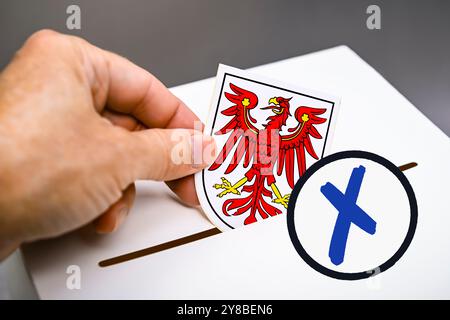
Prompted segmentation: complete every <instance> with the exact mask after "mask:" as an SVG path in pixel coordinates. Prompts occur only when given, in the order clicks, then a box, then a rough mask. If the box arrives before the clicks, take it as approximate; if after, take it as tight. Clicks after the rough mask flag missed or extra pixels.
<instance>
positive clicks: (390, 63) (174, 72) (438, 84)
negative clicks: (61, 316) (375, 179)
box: [0, 0, 450, 298]
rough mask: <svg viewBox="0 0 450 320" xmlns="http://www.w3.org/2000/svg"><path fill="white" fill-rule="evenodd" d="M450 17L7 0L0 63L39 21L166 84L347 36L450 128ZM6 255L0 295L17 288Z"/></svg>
mask: <svg viewBox="0 0 450 320" xmlns="http://www.w3.org/2000/svg"><path fill="white" fill-rule="evenodd" d="M69 4H78V5H79V6H80V7H81V10H82V13H81V16H82V29H81V30H80V31H70V30H67V29H66V18H67V15H66V13H65V12H66V8H67V6H68V5H69ZM370 4H377V5H379V6H380V7H381V16H382V17H381V20H382V29H381V30H368V29H367V28H366V19H367V16H368V15H367V14H366V8H367V7H368V5H370ZM449 17H450V1H444V0H441V1H437V0H436V1H412V0H409V1H406V0H405V1H401V0H396V1H392V0H391V1H365V0H354V1H350V0H348V1H343V0H341V1H336V0H334V1H333V0H330V1H312V0H311V1H288V0H282V1H274V0H273V1H266V0H259V1H257V0H253V1H242V0H241V1H231V0H227V1H225V0H223V1H217V0H216V1H214V0H190V1H189V0H154V1H144V0H128V1H119V0H109V1H107V0H89V1H87V0H86V1H75V0H73V1H63V0H45V1H44V0H40V1H31V0H29V1H24V0H10V1H6V0H2V1H1V3H0V39H1V42H0V68H3V67H4V66H5V65H6V64H7V63H8V61H9V60H10V59H11V57H12V55H13V54H14V52H15V51H16V50H17V49H18V48H19V47H20V45H21V44H22V43H23V41H24V40H25V39H26V38H27V37H28V36H29V35H30V34H31V33H33V32H34V31H36V30H38V29H41V28H52V29H55V30H59V31H61V32H65V33H71V34H76V35H79V36H82V37H84V38H86V39H87V40H89V41H91V42H92V43H94V44H96V45H98V46H100V47H103V48H105V49H109V50H112V51H115V52H118V53H120V54H122V55H124V56H126V57H128V58H129V59H130V60H132V61H134V62H135V63H137V64H139V65H141V66H143V67H144V68H146V69H148V70H150V71H151V72H152V73H153V74H155V75H156V76H157V77H159V78H160V79H161V80H162V81H163V82H164V83H165V84H166V85H167V86H174V85H177V84H182V83H185V82H190V81H193V80H199V79H202V78H205V77H211V76H213V75H214V74H215V72H216V69H217V64H218V63H220V62H221V63H225V64H229V65H232V66H236V67H239V68H248V67H252V66H256V65H259V64H263V63H267V62H272V61H276V60H280V59H284V58H288V57H293V56H297V55H301V54H305V53H308V52H312V51H316V50H320V49H325V48H329V47H332V46H336V45H340V44H345V45H348V46H349V47H351V48H352V49H353V50H354V51H356V52H357V53H358V54H359V55H360V56H361V57H362V58H363V59H365V60H366V61H367V62H368V63H369V64H371V65H372V66H373V67H374V68H375V69H376V70H378V71H379V72H380V73H381V74H382V75H383V76H384V77H385V78H386V79H387V80H388V81H390V82H391V83H392V84H393V85H394V86H395V87H396V88H397V89H398V90H399V91H400V92H401V93H402V94H404V95H405V96H406V97H407V98H408V99H409V100H410V101H411V102H412V103H413V104H415V105H416V106H417V107H418V108H419V109H420V110H421V111H422V112H423V113H424V114H425V115H427V116H428V117H429V118H430V119H431V120H432V121H433V122H434V123H435V124H436V125H438V126H439V127H440V128H441V129H442V130H443V131H444V132H445V133H447V135H450V105H449V101H450V41H449V39H450V18H449ZM299 76H301V75H299ZM392 107H395V106H392ZM13 259H15V260H14V261H19V260H20V259H19V258H18V257H17V255H16V256H15V257H13ZM10 260H11V259H10ZM8 263H9V264H11V262H10V261H7V262H6V263H3V265H0V298H2V297H3V298H5V297H8V296H10V295H11V293H8V292H7V291H8V290H7V284H6V276H5V274H7V275H8V277H9V274H10V273H9V272H7V271H6V270H5V269H6V267H5V265H7V266H8ZM2 273H3V274H4V275H3V277H2V275H1V274H2ZM17 278H18V277H17V276H16V277H15V278H14V279H16V280H17ZM12 280H13V278H10V282H11V281H12ZM24 291H25V293H24V292H20V293H19V295H21V296H24V297H30V296H32V295H31V294H30V293H29V291H30V290H28V289H26V288H25V289H24Z"/></svg>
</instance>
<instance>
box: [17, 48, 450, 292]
mask: <svg viewBox="0 0 450 320" xmlns="http://www.w3.org/2000/svg"><path fill="white" fill-rule="evenodd" d="M252 72H253V73H255V74H260V75H262V76H266V77H270V78H273V79H279V80H282V81H284V82H287V83H293V84H296V85H300V86H303V87H308V88H313V89H317V90H321V91H324V92H330V93H333V94H335V95H338V96H340V97H341V98H342V101H341V108H340V112H339V115H338V119H337V123H336V129H335V134H334V138H333V141H332V146H331V151H332V153H334V152H338V151H344V150H366V151H370V152H373V153H376V154H379V155H381V156H383V157H385V158H387V159H389V160H390V161H391V162H393V163H394V164H396V165H402V164H405V163H408V162H417V163H418V166H417V167H415V168H413V169H410V170H408V171H406V172H405V175H406V176H407V178H408V180H409V182H410V183H411V185H412V187H413V189H414V191H415V195H416V198H417V203H418V208H419V210H418V215H419V219H418V224H417V229H416V233H415V236H414V239H413V241H412V242H411V245H410V247H409V248H408V250H407V251H406V252H405V254H404V255H403V257H402V258H401V259H400V260H399V261H398V262H397V263H396V264H395V265H394V266H393V267H392V268H390V269H389V270H387V271H385V272H383V273H381V274H380V275H378V276H377V277H374V278H371V279H366V280H357V281H346V280H338V279H334V278H331V277H327V276H325V275H323V274H321V273H319V272H317V271H316V270H314V269H313V268H311V267H310V266H309V265H308V264H307V263H305V262H304V261H303V260H302V259H301V258H300V256H299V255H298V254H297V252H296V250H295V249H294V247H293V245H292V243H291V240H290V238H289V235H288V231H287V224H286V215H279V216H277V217H273V218H270V219H266V220H264V221H262V222H258V223H254V224H252V225H249V226H246V227H243V228H239V229H235V230H232V231H229V232H226V233H220V234H217V235H214V236H211V237H208V238H205V239H202V240H199V241H195V242H192V243H189V244H186V245H182V246H178V247H175V248H172V249H169V250H165V251H161V252H157V253H154V254H151V255H147V256H143V257H141V258H138V259H133V260H130V261H127V262H123V263H119V264H116V265H112V266H109V267H100V266H99V262H100V261H102V260H105V259H108V258H112V257H115V256H119V255H122V254H124V253H128V252H132V251H136V250H139V249H143V248H147V247H151V246H154V245H158V244H161V243H165V242H168V241H171V240H174V239H178V238H180V237H184V236H187V235H191V234H193V233H197V232H201V231H204V230H208V229H211V228H213V227H214V226H213V225H212V224H211V223H210V222H209V221H208V220H207V218H206V217H205V216H204V215H203V213H202V212H201V209H196V208H188V207H185V206H183V205H182V204H180V203H179V202H178V201H177V200H176V197H175V196H174V195H173V194H172V193H171V191H170V190H169V189H168V188H167V187H166V186H165V185H164V184H163V183H155V182H138V183H137V198H136V204H135V206H134V208H133V209H132V211H131V213H130V214H129V217H128V219H127V221H126V222H125V224H124V225H123V226H122V227H121V228H120V229H119V230H118V231H117V232H116V233H114V234H112V235H103V236H100V235H96V234H95V233H94V232H93V230H92V229H91V227H90V226H86V227H85V228H83V229H82V230H78V231H76V232H73V233H71V234H68V235H66V236H64V237H62V238H58V239H53V240H46V241H41V242H38V243H34V244H31V245H28V246H27V247H26V248H25V249H24V257H25V261H26V266H27V268H28V270H29V273H30V275H31V278H32V281H33V283H34V285H35V286H36V289H37V292H38V294H39V296H40V297H41V298H43V299H56V298H63V299H89V298H137V299H155V298H156V299H159V298H174V299H181V298H182V299H191V298H192V299H196V298H203V299H218V298H224V299H316V298H324V299H328V298H338V299H346V298H353V299H354V298H356V299H381V298H383V299H394V298H447V299H448V298H450V234H449V230H450V194H449V192H450V188H449V187H448V185H447V184H448V183H449V181H450V168H449V165H450V140H449V138H448V137H447V136H446V135H445V134H444V133H443V132H442V131H440V130H439V129H438V128H437V127H436V126H435V125H433V123H431V122H430V121H429V120H428V119H427V118H426V117H425V116H424V115H423V114H422V113H420V111H419V110H417V109H416V108H415V107H414V106H413V105H412V104H411V103H410V102H409V101H408V100H407V99H406V98H405V97H403V96H402V95H401V94H400V93H399V92H398V91H397V90H396V89H395V88H393V87H392V86H391V85H390V84H389V83H388V82H387V81H386V80H385V79H384V78H383V77H382V76H381V75H380V74H378V73H377V72H376V71H375V70H374V69H373V68H372V67H370V66H369V65H368V64H367V63H366V62H364V61H363V60H362V59H361V58H360V57H359V56H358V55H357V54H355V53H354V52H353V51H352V50H350V49H349V48H348V47H345V46H340V47H336V48H332V49H329V50H324V51H320V52H317V53H312V54H308V55H305V56H300V57H295V58H291V59H287V60H283V61H279V62H275V63H271V64H267V65H263V66H259V67H256V68H253V69H252ZM213 88H214V79H212V78H211V79H206V80H202V81H197V82H193V83H189V84H185V85H181V86H178V87H175V88H172V89H171V90H172V92H173V93H174V94H175V95H177V96H178V97H179V98H181V99H182V100H183V101H185V102H186V104H187V105H188V106H189V107H190V108H192V110H193V111H194V112H195V113H196V114H197V115H198V116H199V117H200V119H202V121H205V120H206V118H207V115H208V110H209V104H210V99H211V95H212V92H213ZM430 103H433V102H432V101H430ZM393 205H395V203H393ZM74 270H77V272H78V271H79V275H80V279H79V280H80V281H79V285H80V287H79V289H77V288H73V286H71V285H70V281H71V280H73V279H70V278H69V277H70V276H71V274H73V272H74Z"/></svg>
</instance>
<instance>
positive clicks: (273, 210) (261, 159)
mask: <svg viewBox="0 0 450 320" xmlns="http://www.w3.org/2000/svg"><path fill="white" fill-rule="evenodd" d="M230 88H231V90H232V91H233V93H229V92H225V97H226V98H227V99H228V100H229V101H230V102H231V103H232V104H233V105H232V106H230V107H229V108H227V109H225V110H223V111H222V114H223V115H224V116H227V117H230V118H231V119H230V121H229V122H228V123H227V124H226V125H225V126H224V127H223V128H221V129H220V130H219V131H217V132H215V134H216V135H229V137H228V139H227V141H226V143H225V145H224V147H223V148H222V150H221V152H220V153H219V155H218V157H217V159H216V160H215V162H214V163H213V164H212V165H211V167H210V168H209V170H210V171H214V170H216V169H217V168H219V167H220V166H221V165H222V164H223V163H224V161H225V160H226V159H227V158H228V157H230V156H231V155H232V159H231V162H230V164H229V165H228V167H227V168H226V170H225V174H229V173H231V172H233V171H234V170H235V169H236V167H237V166H238V165H239V163H241V162H242V163H243V167H244V168H248V167H249V166H250V164H251V166H250V168H249V169H248V170H247V171H246V173H245V175H244V177H243V178H242V179H240V180H239V181H237V182H236V183H235V184H232V183H231V182H230V181H228V180H227V179H226V178H225V177H222V178H221V179H222V182H221V183H218V184H214V188H216V189H220V190H222V191H221V192H220V193H219V194H217V196H218V197H224V196H226V195H228V194H231V195H235V196H241V197H233V198H230V199H227V200H225V201H224V203H223V205H222V213H223V214H224V215H226V216H230V215H233V216H236V215H242V214H247V215H248V216H247V218H245V220H244V224H250V223H253V222H256V221H257V219H256V215H257V214H258V215H259V216H260V217H261V218H263V219H266V218H268V217H270V216H275V215H277V214H280V213H281V210H280V209H279V208H277V207H275V205H281V206H284V207H285V208H287V205H288V201H289V196H290V194H286V195H281V193H280V191H279V189H278V187H277V185H276V178H275V175H274V172H275V170H276V173H277V175H278V176H279V175H282V174H283V173H284V174H285V176H286V179H287V182H288V184H289V186H290V188H291V189H292V188H293V187H294V170H295V166H297V168H298V173H299V175H300V176H301V175H303V173H304V172H305V170H306V160H305V152H307V153H308V154H309V155H311V156H312V157H313V158H315V159H318V156H317V154H316V152H315V151H314V148H313V146H312V144H311V137H313V138H316V139H322V136H321V135H320V133H319V132H318V131H317V129H316V128H315V125H319V124H322V123H324V122H326V121H327V120H326V119H325V118H321V117H319V116H318V115H321V114H323V113H324V112H325V111H326V109H322V108H311V107H307V106H299V107H298V108H296V109H295V113H294V118H295V120H296V121H297V122H298V124H297V126H295V127H294V128H290V129H288V132H289V133H288V134H285V135H281V134H280V131H281V130H282V127H283V126H285V125H286V121H287V120H288V118H289V117H292V115H291V111H290V100H291V98H283V97H274V98H271V99H270V100H269V102H268V105H267V106H266V107H263V108H261V109H270V110H272V112H273V115H271V116H269V117H268V118H267V120H266V121H267V122H266V123H265V124H263V125H262V127H263V129H261V130H259V129H257V128H256V126H255V125H256V123H257V121H256V119H255V118H253V117H252V116H251V114H250V112H251V110H253V109H255V108H256V107H257V105H258V97H257V96H256V94H254V93H253V92H251V91H248V90H245V89H242V88H239V87H238V86H236V85H234V84H232V83H230ZM233 150H234V152H231V151H233ZM241 187H242V188H241ZM269 187H270V189H271V190H269ZM240 188H241V191H239V189H240ZM266 199H267V200H266ZM270 200H271V201H270ZM272 203H273V204H274V205H272Z"/></svg>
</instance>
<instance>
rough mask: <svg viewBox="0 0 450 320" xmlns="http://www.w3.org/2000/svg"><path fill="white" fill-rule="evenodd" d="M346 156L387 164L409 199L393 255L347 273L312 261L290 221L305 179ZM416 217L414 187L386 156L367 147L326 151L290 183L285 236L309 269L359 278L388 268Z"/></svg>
mask: <svg viewBox="0 0 450 320" xmlns="http://www.w3.org/2000/svg"><path fill="white" fill-rule="evenodd" d="M349 158H360V159H367V160H371V161H374V162H377V163H379V164H381V165H382V166H384V167H385V168H387V169H388V170H389V171H391V172H392V173H393V174H394V175H395V176H396V177H397V179H398V180H399V181H400V182H401V184H402V185H403V188H404V189H405V191H406V194H407V196H408V200H409V206H410V210H411V219H410V222H409V228H408V232H407V233H406V236H405V239H404V240H403V243H402V244H401V246H400V248H399V249H398V250H397V252H395V253H394V255H393V256H392V257H391V258H389V259H388V260H387V261H386V262H384V263H383V264H381V265H380V266H378V267H376V268H374V269H372V270H367V271H362V272H355V273H347V272H339V271H335V270H331V269H328V268H326V267H324V266H323V265H321V264H320V263H318V262H317V261H315V260H314V259H313V258H312V257H311V256H310V255H309V254H308V253H307V252H306V250H305V249H304V248H303V246H302V244H301V243H300V240H299V238H298V236H297V232H296V230H295V222H294V213H295V205H296V203H297V197H298V195H299V194H300V191H301V189H302V188H303V186H304V185H305V183H306V181H308V179H309V178H310V177H311V176H312V175H313V174H314V173H315V172H316V171H318V170H319V169H320V168H322V167H324V166H325V165H327V164H329V163H331V162H334V161H337V160H343V159H349ZM417 219H418V209H417V200H416V196H415V194H414V190H413V188H412V186H411V184H410V183H409V181H408V179H407V178H406V176H405V175H404V174H403V172H402V171H400V169H399V168H398V167H397V166H396V165H395V164H393V163H392V162H390V161H389V160H387V159H385V158H383V157H381V156H379V155H376V154H374V153H371V152H367V151H360V150H352V151H342V152H337V153H334V154H332V155H329V156H327V157H325V158H322V159H321V160H319V161H317V162H316V163H314V164H313V165H312V166H311V167H309V168H308V170H306V172H305V173H304V175H303V176H301V177H300V179H299V180H298V181H297V183H296V184H295V186H294V189H293V190H292V193H291V196H290V199H289V205H288V209H287V227H288V232H289V237H290V238H291V242H292V244H293V245H294V247H295V249H296V250H297V253H298V254H299V255H300V257H301V258H302V259H303V260H304V261H305V262H306V263H307V264H308V265H309V266H310V267H311V268H313V269H315V270H316V271H318V272H320V273H322V274H324V275H327V276H329V277H332V278H335V279H341V280H360V279H365V278H369V277H370V276H372V275H374V271H375V270H376V273H377V274H378V273H381V272H383V271H386V270H388V269H389V268H390V267H392V266H393V265H394V264H395V263H396V262H397V261H398V260H399V259H400V258H401V257H402V255H403V254H404V253H405V252H406V250H407V249H408V247H409V245H410V244H411V241H412V239H413V237H414V233H415V231H416V226H417Z"/></svg>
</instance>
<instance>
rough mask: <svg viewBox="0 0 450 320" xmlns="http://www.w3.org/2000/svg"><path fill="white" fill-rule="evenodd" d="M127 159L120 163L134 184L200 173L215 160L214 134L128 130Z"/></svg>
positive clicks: (186, 130) (176, 130)
mask: <svg viewBox="0 0 450 320" xmlns="http://www.w3.org/2000/svg"><path fill="white" fill-rule="evenodd" d="M126 134H127V138H126V140H127V141H126V148H125V149H126V154H125V161H123V162H122V164H120V171H122V172H123V173H124V174H125V175H126V176H127V178H128V179H126V180H128V181H127V182H128V183H131V182H134V181H135V180H140V179H142V180H160V181H168V180H174V179H178V178H181V177H184V176H187V175H191V174H193V173H196V172H198V171H200V170H202V169H204V168H206V167H207V166H208V165H210V164H211V163H212V162H213V161H214V159H215V149H216V144H215V142H214V139H213V138H212V137H211V136H205V135H203V134H202V133H201V132H200V131H196V130H189V129H148V130H142V131H135V132H127V133H126Z"/></svg>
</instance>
